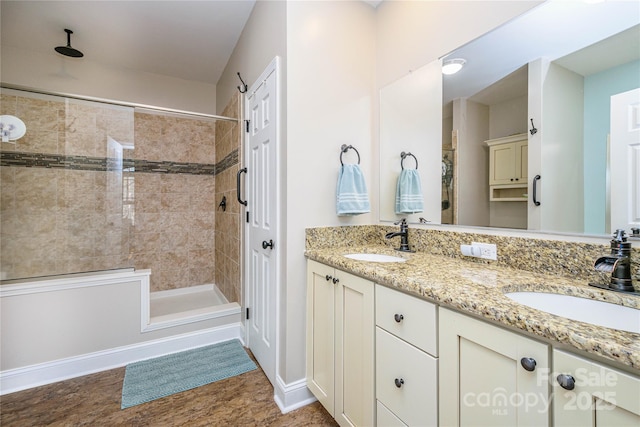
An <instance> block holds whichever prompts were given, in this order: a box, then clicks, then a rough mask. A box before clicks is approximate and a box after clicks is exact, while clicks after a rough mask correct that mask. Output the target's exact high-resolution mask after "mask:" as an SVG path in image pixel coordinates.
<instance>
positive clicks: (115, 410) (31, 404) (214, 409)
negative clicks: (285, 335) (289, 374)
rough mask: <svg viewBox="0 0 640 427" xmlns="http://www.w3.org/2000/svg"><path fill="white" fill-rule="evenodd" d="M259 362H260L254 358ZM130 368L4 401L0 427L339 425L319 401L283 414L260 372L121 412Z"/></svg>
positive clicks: (0, 407) (10, 396) (1, 399)
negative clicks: (123, 386) (126, 372)
mask: <svg viewBox="0 0 640 427" xmlns="http://www.w3.org/2000/svg"><path fill="white" fill-rule="evenodd" d="M254 360H255V359H254ZM124 372H125V368H124V367H123V368H118V369H113V370H110V371H105V372H100V373H97V374H92V375H87V376H84V377H79V378H73V379H70V380H67V381H62V382H59V383H55V384H49V385H45V386H41V387H36V388H33V389H29V390H24V391H19V392H16V393H11V394H7V395H5V396H1V397H0V425H1V426H2V427H9V426H19V427H31V426H154V427H155V426H337V425H338V424H337V423H336V422H335V420H334V419H333V418H331V416H330V415H329V414H328V413H327V411H325V409H324V408H323V407H322V405H320V403H319V402H314V403H313V404H311V405H307V406H305V407H303V408H300V409H297V410H295V411H292V412H289V413H287V414H282V413H281V412H280V409H279V408H278V406H277V405H276V403H275V402H274V400H273V387H272V386H271V383H270V382H269V380H268V379H267V377H266V376H265V374H264V372H263V371H262V370H261V369H260V367H258V369H256V370H254V371H251V372H247V373H245V374H242V375H238V376H236V377H233V378H228V379H225V380H222V381H217V382H214V383H211V384H207V385H205V386H202V387H198V388H195V389H193V390H188V391H185V392H182V393H177V394H174V395H171V396H168V397H164V398H162V399H158V400H155V401H152V402H148V403H143V404H141V405H137V406H133V407H131V408H127V409H123V410H121V409H120V403H121V397H122V381H123V379H124Z"/></svg>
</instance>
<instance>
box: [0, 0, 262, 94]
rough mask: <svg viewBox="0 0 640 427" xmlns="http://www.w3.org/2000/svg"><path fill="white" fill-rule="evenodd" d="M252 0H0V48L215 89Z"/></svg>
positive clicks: (244, 21)
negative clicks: (63, 51) (61, 49)
mask: <svg viewBox="0 0 640 427" xmlns="http://www.w3.org/2000/svg"><path fill="white" fill-rule="evenodd" d="M254 4H255V0H208V1H31V0H20V1H7V0H2V2H1V3H0V8H1V9H0V13H1V33H0V37H1V40H2V46H3V47H4V46H10V47H15V48H20V49H25V50H31V51H36V52H41V53H48V54H51V55H58V56H59V54H58V53H56V52H55V51H54V48H55V47H56V46H65V45H66V44H67V35H66V33H65V32H64V29H65V28H69V29H71V30H72V31H73V32H74V33H73V35H72V36H71V46H72V47H74V48H75V49H78V50H80V51H82V52H83V53H84V55H85V56H84V58H82V59H71V58H70V59H68V60H69V61H83V60H86V61H96V62H99V63H102V64H108V65H109V66H110V67H122V68H126V69H131V70H137V71H146V72H149V73H155V74H161V75H165V76H171V77H176V78H180V79H185V80H194V81H199V82H205V83H210V84H216V83H217V82H218V79H219V78H220V75H221V74H222V72H223V71H224V67H225V65H226V64H227V62H228V60H229V57H230V56H231V54H232V52H233V49H234V47H235V45H236V43H237V41H238V39H239V37H240V34H241V33H242V29H243V28H244V26H245V24H246V22H247V19H248V18H249V15H250V13H251V10H252V9H253V5H254Z"/></svg>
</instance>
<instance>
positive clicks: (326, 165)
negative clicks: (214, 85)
mask: <svg viewBox="0 0 640 427" xmlns="http://www.w3.org/2000/svg"><path fill="white" fill-rule="evenodd" d="M287 34H289V35H291V36H290V37H288V43H287V63H288V67H287V93H288V96H287V119H288V120H287V123H288V125H287V141H288V143H287V147H286V157H287V160H286V162H287V163H286V164H287V180H286V182H287V189H286V194H287V196H286V197H287V205H286V217H287V222H286V227H287V237H286V248H287V252H286V263H287V266H286V281H285V283H286V291H285V292H286V293H285V295H284V296H283V300H282V302H281V306H284V305H285V304H286V308H285V311H284V313H281V315H282V317H281V324H283V325H286V330H285V331H284V334H283V333H282V332H281V336H283V337H284V338H285V340H284V342H283V345H284V348H282V349H281V351H280V354H281V360H280V366H279V374H280V375H281V377H282V378H283V379H284V380H285V381H286V382H291V381H295V380H298V379H300V378H304V375H305V359H304V343H305V339H304V337H305V304H304V301H305V278H306V275H305V259H304V255H303V254H304V240H305V239H304V229H305V227H310V226H316V225H347V224H364V223H371V222H374V221H376V219H377V215H373V214H364V215H359V216H356V217H350V218H344V217H340V218H339V217H337V216H336V204H335V187H336V180H337V177H338V171H339V167H340V146H341V145H342V144H352V145H353V146H355V147H356V148H357V149H358V151H359V152H360V157H361V160H362V161H361V165H360V166H361V167H362V169H363V172H364V174H365V177H366V180H367V185H368V186H370V185H371V183H372V176H373V170H374V168H375V163H374V161H373V159H372V151H373V147H372V139H373V138H372V126H373V124H372V120H373V116H372V102H373V101H372V90H373V88H374V78H375V10H374V9H373V8H371V7H370V6H368V5H367V4H366V3H364V2H352V1H347V2H338V1H332V2H304V1H297V2H292V3H290V4H289V5H288V9H287ZM369 188H370V187H369ZM375 194H376V193H375V192H374V193H372V191H371V189H370V196H372V200H371V205H372V207H373V206H377V202H376V200H377V199H376V198H375Z"/></svg>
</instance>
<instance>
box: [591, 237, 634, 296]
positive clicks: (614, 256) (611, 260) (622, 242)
mask: <svg viewBox="0 0 640 427" xmlns="http://www.w3.org/2000/svg"><path fill="white" fill-rule="evenodd" d="M594 267H595V269H596V270H597V271H603V272H607V273H611V280H610V282H609V285H608V289H611V290H614V291H622V292H634V288H633V284H632V281H631V242H627V236H625V233H624V230H616V232H615V234H614V235H613V239H612V240H611V253H610V254H609V255H606V256H603V257H600V258H598V259H596V262H595V263H594ZM595 286H597V287H600V286H598V285H595Z"/></svg>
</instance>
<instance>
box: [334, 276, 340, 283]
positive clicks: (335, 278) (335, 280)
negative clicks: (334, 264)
mask: <svg viewBox="0 0 640 427" xmlns="http://www.w3.org/2000/svg"><path fill="white" fill-rule="evenodd" d="M339 281H340V279H338V278H337V277H334V278H333V284H334V285H335V284H336V283H338V282H339Z"/></svg>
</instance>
